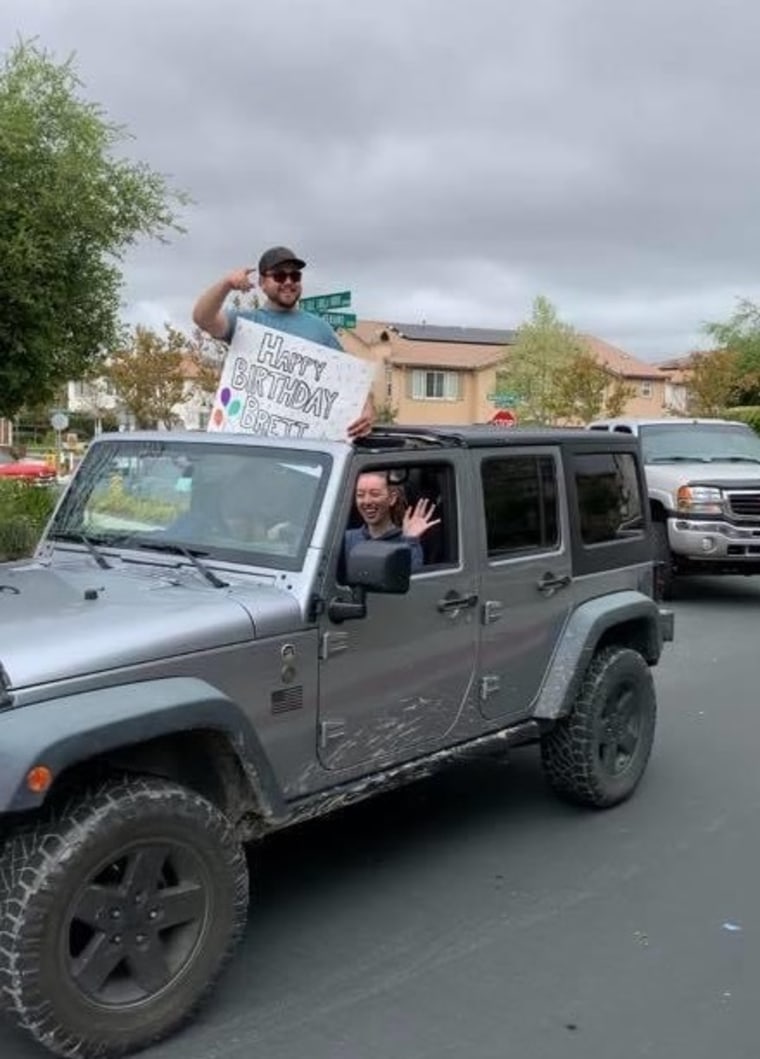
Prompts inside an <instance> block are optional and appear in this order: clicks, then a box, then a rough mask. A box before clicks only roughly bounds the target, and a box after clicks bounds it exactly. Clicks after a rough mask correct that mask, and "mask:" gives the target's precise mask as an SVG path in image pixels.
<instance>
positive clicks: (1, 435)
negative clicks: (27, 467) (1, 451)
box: [0, 419, 13, 448]
mask: <svg viewBox="0 0 760 1059" xmlns="http://www.w3.org/2000/svg"><path fill="white" fill-rule="evenodd" d="M12 444H13V424H12V423H11V421H10V419H0V448H10V446H11V445H12Z"/></svg>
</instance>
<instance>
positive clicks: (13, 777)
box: [0, 677, 283, 815]
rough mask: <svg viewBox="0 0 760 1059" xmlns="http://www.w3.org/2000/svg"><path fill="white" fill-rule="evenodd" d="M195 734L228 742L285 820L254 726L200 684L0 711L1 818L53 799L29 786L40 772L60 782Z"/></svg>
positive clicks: (178, 680) (140, 687) (130, 687)
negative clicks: (78, 770) (129, 752)
mask: <svg viewBox="0 0 760 1059" xmlns="http://www.w3.org/2000/svg"><path fill="white" fill-rule="evenodd" d="M193 729H195V730H200V729H203V730H212V731H216V732H219V733H220V734H221V735H223V736H225V737H226V739H227V741H228V742H229V745H230V747H231V748H232V750H233V751H234V752H235V753H236V755H237V757H238V759H239V760H240V763H241V766H242V768H243V770H244V772H245V774H246V777H247V779H248V781H249V782H250V784H251V787H252V788H253V789H254V790H255V791H256V794H257V796H258V797H259V799H260V800H261V803H262V804H261V807H262V810H263V811H264V812H265V813H266V814H267V815H269V814H272V815H279V814H280V812H281V811H282V809H283V802H282V795H281V791H280V789H279V786H278V784H277V781H276V779H275V775H274V772H273V770H272V768H271V765H270V763H269V760H268V759H267V756H266V754H265V753H264V750H263V748H262V746H261V743H260V742H259V740H258V737H257V735H256V733H255V731H254V729H253V726H252V725H251V723H250V722H249V720H248V718H247V717H246V716H245V714H244V713H243V711H242V710H241V709H240V707H239V706H238V705H237V704H236V703H235V702H234V701H233V700H232V699H230V698H228V697H227V696H226V695H225V694H224V693H223V692H221V691H219V690H218V689H216V688H214V687H213V686H212V685H211V684H208V683H206V682H205V681H203V680H200V679H198V678H195V677H168V678H166V679H159V680H145V681H139V682H136V683H131V684H120V685H114V686H111V687H104V688H98V689H97V690H94V691H83V692H77V693H74V694H71V695H62V696H60V697H59V698H56V699H46V700H45V701H43V702H39V703H30V704H29V705H25V706H19V707H16V708H11V709H10V710H5V711H3V712H0V812H10V813H12V812H24V811H27V810H30V809H34V808H37V807H38V806H40V805H42V803H43V802H44V801H45V797H46V793H47V792H45V793H36V792H33V791H30V790H29V788H28V786H27V784H26V777H27V774H28V773H29V770H30V769H32V768H34V767H35V766H36V765H44V766H46V767H47V768H49V769H50V770H51V772H52V774H53V780H54V782H55V780H56V779H57V778H58V777H59V776H60V775H61V773H62V772H64V771H65V770H66V769H68V768H70V767H72V766H74V765H79V764H83V763H85V762H87V761H89V760H92V759H93V758H96V757H98V756H100V755H102V754H105V753H108V752H109V751H114V750H121V749H125V748H128V747H130V746H136V745H139V744H141V743H146V742H148V741H149V740H152V739H157V738H160V737H161V736H168V735H172V734H174V733H180V732H188V731H192V730H193Z"/></svg>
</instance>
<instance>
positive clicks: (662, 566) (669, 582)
mask: <svg viewBox="0 0 760 1059" xmlns="http://www.w3.org/2000/svg"><path fill="white" fill-rule="evenodd" d="M652 540H653V543H654V561H655V568H654V596H655V599H656V600H669V599H672V598H673V589H674V587H675V580H676V571H675V564H674V561H673V553H672V551H671V550H670V541H669V540H668V527H667V523H665V522H659V521H653V522H652Z"/></svg>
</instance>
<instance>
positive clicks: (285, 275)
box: [264, 269, 303, 283]
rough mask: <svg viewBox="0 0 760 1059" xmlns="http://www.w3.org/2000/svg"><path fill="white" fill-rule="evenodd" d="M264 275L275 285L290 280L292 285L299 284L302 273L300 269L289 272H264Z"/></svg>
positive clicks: (283, 270)
mask: <svg viewBox="0 0 760 1059" xmlns="http://www.w3.org/2000/svg"><path fill="white" fill-rule="evenodd" d="M264 274H265V275H266V276H270V277H271V278H272V279H273V280H274V281H275V283H284V282H285V280H287V279H290V280H292V281H293V282H294V283H300V282H301V276H303V272H301V270H300V269H292V270H290V271H286V270H285V269H278V270H277V272H266V273H264Z"/></svg>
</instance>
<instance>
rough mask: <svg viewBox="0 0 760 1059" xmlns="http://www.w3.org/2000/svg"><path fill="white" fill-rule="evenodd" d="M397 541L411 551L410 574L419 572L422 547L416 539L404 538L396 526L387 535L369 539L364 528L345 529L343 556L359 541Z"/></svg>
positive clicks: (422, 562)
mask: <svg viewBox="0 0 760 1059" xmlns="http://www.w3.org/2000/svg"><path fill="white" fill-rule="evenodd" d="M393 540H398V541H401V542H402V543H403V544H408V545H409V547H410V548H411V551H412V572H414V571H415V570H421V569H422V567H423V565H424V562H425V555H424V553H423V551H422V545H421V544H420V542H419V539H418V538H417V537H405V536H404V535H403V533H402V532H401V530H400V528H399V527H398V526H396V527H394V528H393V529H391V530H388V532H387V533H384V534H383V535H382V536H381V537H370V535H369V530H368V529H367V527H366V526H357V527H355V528H352V529H347V530H346V534H345V537H344V539H343V554H344V556H346V555H348V553H349V552H350V551H351V549H352V548H354V547H355V546H356V545H357V544H358V543H359V541H393Z"/></svg>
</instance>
